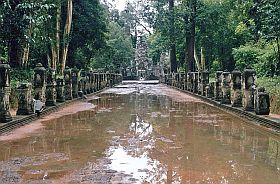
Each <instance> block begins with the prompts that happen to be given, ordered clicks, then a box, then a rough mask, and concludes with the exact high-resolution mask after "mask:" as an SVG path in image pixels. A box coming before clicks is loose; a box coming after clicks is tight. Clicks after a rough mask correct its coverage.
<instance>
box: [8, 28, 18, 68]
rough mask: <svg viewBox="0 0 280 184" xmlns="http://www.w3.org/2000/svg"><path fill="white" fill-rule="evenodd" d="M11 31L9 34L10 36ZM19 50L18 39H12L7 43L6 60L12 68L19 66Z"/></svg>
mask: <svg viewBox="0 0 280 184" xmlns="http://www.w3.org/2000/svg"><path fill="white" fill-rule="evenodd" d="M12 33H13V31H12V32H11V34H12ZM20 51H21V48H20V43H19V38H18V37H14V38H11V39H10V41H9V50H8V60H9V64H10V66H11V67H12V68H19V67H20V65H21V59H20V58H21V54H20Z"/></svg>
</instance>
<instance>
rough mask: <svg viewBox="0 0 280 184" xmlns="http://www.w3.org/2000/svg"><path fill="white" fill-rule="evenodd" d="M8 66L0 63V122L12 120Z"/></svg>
mask: <svg viewBox="0 0 280 184" xmlns="http://www.w3.org/2000/svg"><path fill="white" fill-rule="evenodd" d="M10 83H11V80H10V66H9V65H8V64H4V62H3V61H1V63H0V123H8V122H10V121H12V116H11V113H10V94H11V86H10Z"/></svg>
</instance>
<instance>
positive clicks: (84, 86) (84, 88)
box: [80, 69, 87, 94]
mask: <svg viewBox="0 0 280 184" xmlns="http://www.w3.org/2000/svg"><path fill="white" fill-rule="evenodd" d="M80 74H81V80H80V83H81V91H83V93H84V94H87V82H86V71H85V70H83V69H82V70H81V73H80Z"/></svg>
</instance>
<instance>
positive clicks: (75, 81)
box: [71, 67, 80, 98]
mask: <svg viewBox="0 0 280 184" xmlns="http://www.w3.org/2000/svg"><path fill="white" fill-rule="evenodd" d="M79 73H80V72H79V69H78V68H76V67H74V68H73V69H72V73H71V77H72V95H73V98H78V97H79V95H78V91H79Z"/></svg>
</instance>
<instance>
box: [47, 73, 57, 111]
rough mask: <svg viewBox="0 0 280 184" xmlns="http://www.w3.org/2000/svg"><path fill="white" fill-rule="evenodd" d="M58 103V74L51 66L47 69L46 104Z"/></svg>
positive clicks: (53, 104)
mask: <svg viewBox="0 0 280 184" xmlns="http://www.w3.org/2000/svg"><path fill="white" fill-rule="evenodd" d="M55 105H56V74H55V70H54V69H52V68H49V69H48V71H47V87H46V106H55Z"/></svg>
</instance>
